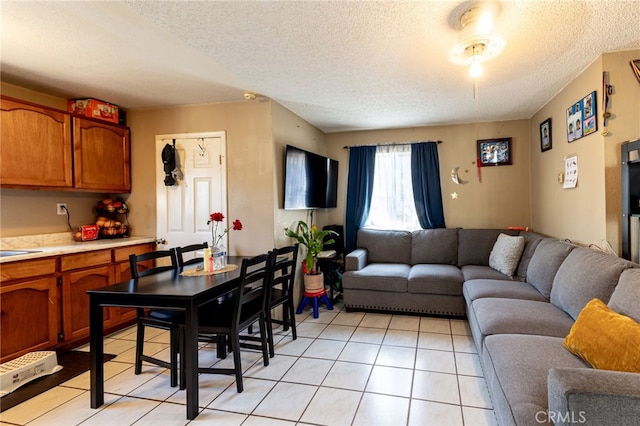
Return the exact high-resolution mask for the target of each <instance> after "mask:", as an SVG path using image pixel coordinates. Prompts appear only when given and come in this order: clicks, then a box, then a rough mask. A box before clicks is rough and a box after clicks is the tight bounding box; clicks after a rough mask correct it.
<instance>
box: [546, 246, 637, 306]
mask: <svg viewBox="0 0 640 426" xmlns="http://www.w3.org/2000/svg"><path fill="white" fill-rule="evenodd" d="M541 244H542V243H541ZM538 248H540V247H538ZM631 265H632V264H631V262H629V261H627V260H624V259H620V258H619V257H616V256H614V255H611V254H607V253H604V252H601V251H597V250H593V249H589V248H584V247H577V248H575V249H573V250H572V251H571V253H569V255H568V256H567V258H566V259H565V261H564V262H562V265H560V268H558V273H557V274H556V276H555V278H554V279H553V287H552V289H551V298H550V300H551V303H553V304H554V305H556V306H557V307H559V308H560V309H562V310H564V311H565V312H567V313H568V314H569V315H571V316H572V317H573V318H574V319H576V318H578V314H580V311H582V308H584V306H585V305H586V304H587V302H589V301H590V300H591V299H593V298H598V299H600V300H602V301H603V302H605V303H607V302H609V298H610V297H611V293H613V289H614V288H615V286H616V284H617V283H618V279H619V278H620V274H622V271H624V270H625V269H628V268H629V267H631Z"/></svg>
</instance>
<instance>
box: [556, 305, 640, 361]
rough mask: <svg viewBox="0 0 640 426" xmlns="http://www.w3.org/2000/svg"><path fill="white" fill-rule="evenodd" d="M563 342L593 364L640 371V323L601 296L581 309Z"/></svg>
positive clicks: (574, 352) (575, 353)
mask: <svg viewBox="0 0 640 426" xmlns="http://www.w3.org/2000/svg"><path fill="white" fill-rule="evenodd" d="M563 344H564V347H565V348H567V349H569V351H571V353H573V354H574V355H577V356H579V357H580V358H582V359H583V360H584V361H585V362H586V363H587V364H589V365H591V366H592V367H593V368H598V369H601V370H614V371H627V372H631V373H640V324H638V323H637V322H636V321H634V320H633V319H631V318H629V317H626V316H624V315H620V314H618V313H616V312H614V311H612V310H611V309H609V307H608V306H607V305H605V304H604V303H603V302H602V301H601V300H599V299H592V300H591V301H590V302H589V303H587V304H586V306H585V307H584V308H583V309H582V311H580V315H578V319H577V320H576V322H575V323H574V324H573V327H571V331H570V332H569V335H568V336H567V337H566V338H565V339H564V342H563Z"/></svg>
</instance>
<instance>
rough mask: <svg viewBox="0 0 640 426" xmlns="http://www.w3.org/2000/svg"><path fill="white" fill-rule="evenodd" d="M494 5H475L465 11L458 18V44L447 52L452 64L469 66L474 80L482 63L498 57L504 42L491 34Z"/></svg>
mask: <svg viewBox="0 0 640 426" xmlns="http://www.w3.org/2000/svg"><path fill="white" fill-rule="evenodd" d="M497 11H498V10H497V7H496V6H495V4H493V5H490V6H486V5H484V6H483V5H482V4H479V5H476V6H472V7H470V8H469V9H467V10H466V11H465V12H463V13H462V15H461V16H460V18H459V26H458V28H460V34H461V36H460V42H459V43H458V44H456V45H455V46H454V47H453V49H451V51H450V52H449V59H450V60H451V62H453V63H454V64H458V65H469V66H470V68H469V73H470V74H471V76H472V77H474V78H476V77H478V76H479V75H480V74H481V73H482V65H481V64H482V62H486V61H488V60H490V59H493V58H495V57H496V56H498V55H499V54H500V53H501V52H502V50H503V49H504V46H505V41H504V40H503V39H502V38H501V37H500V36H499V35H497V34H493V22H494V19H495V17H496V16H497Z"/></svg>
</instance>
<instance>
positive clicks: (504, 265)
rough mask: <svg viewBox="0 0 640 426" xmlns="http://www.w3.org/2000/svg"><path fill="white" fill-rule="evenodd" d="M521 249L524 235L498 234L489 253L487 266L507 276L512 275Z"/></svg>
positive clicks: (518, 260) (522, 248) (522, 249)
mask: <svg viewBox="0 0 640 426" xmlns="http://www.w3.org/2000/svg"><path fill="white" fill-rule="evenodd" d="M523 251H524V237H514V236H511V235H507V234H500V235H498V239H497V240H496V243H495V244H494V245H493V249H492V250H491V254H490V255H489V266H490V267H492V268H493V269H495V270H496V271H498V272H502V273H503V274H505V275H506V276H508V277H513V273H514V272H515V270H516V268H517V267H518V262H520V257H521V256H522V252H523Z"/></svg>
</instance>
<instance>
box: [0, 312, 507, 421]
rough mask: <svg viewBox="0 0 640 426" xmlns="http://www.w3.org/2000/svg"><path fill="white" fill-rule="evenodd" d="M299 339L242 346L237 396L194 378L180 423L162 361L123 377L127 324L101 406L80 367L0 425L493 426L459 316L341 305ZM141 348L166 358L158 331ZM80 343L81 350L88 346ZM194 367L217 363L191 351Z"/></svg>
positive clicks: (129, 360) (223, 383)
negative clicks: (196, 399)
mask: <svg viewBox="0 0 640 426" xmlns="http://www.w3.org/2000/svg"><path fill="white" fill-rule="evenodd" d="M296 321H297V323H298V339H297V340H295V341H294V340H292V339H291V335H290V331H288V332H283V331H282V329H278V330H276V332H277V336H276V341H277V344H276V356H275V357H274V358H272V359H271V362H270V365H269V366H268V367H264V366H263V365H262V360H261V356H260V354H259V353H257V352H252V351H248V350H243V351H242V362H243V370H244V372H245V373H244V378H245V379H244V392H242V393H237V392H236V386H235V383H234V379H233V377H231V376H221V375H208V374H203V375H201V376H200V407H201V410H202V411H201V413H200V414H199V415H198V417H197V418H196V419H195V420H193V421H191V422H190V421H188V420H186V408H185V405H184V404H185V393H184V391H180V390H178V389H176V388H171V387H170V386H169V374H168V371H167V370H166V369H162V368H158V367H154V366H150V365H146V366H145V367H144V368H143V373H142V374H140V375H138V376H136V375H135V374H133V355H134V350H135V327H130V328H127V329H125V330H122V331H119V332H117V333H114V334H112V335H110V336H108V337H107V338H105V352H107V353H113V354H117V357H116V358H115V359H114V360H112V361H110V362H108V363H106V364H105V405H104V406H102V407H100V409H95V410H94V409H91V408H90V406H89V373H88V372H86V373H84V374H82V375H80V376H78V377H76V378H74V379H72V380H69V381H67V382H65V383H63V384H61V385H60V386H58V387H56V388H54V389H52V390H50V391H47V392H45V393H43V394H41V395H38V396H37V397H34V398H32V399H30V400H29V401H26V402H24V403H23V404H21V405H19V406H16V407H14V408H12V409H10V410H7V411H5V412H4V413H1V414H0V425H3V426H4V425H47V426H51V425H65V426H67V425H78V424H82V425H153V426H161V425H185V424H216V425H248V426H250V425H366V426H372V425H465V426H468V425H494V424H496V420H495V416H494V414H493V410H492V406H491V400H490V398H489V394H488V392H487V388H486V384H485V381H484V378H483V376H482V370H481V368H480V364H479V360H478V355H477V353H476V349H475V346H474V344H473V340H472V339H471V337H470V330H469V326H468V323H467V321H465V320H462V319H445V318H435V317H418V316H408V315H386V314H376V313H362V312H355V313H348V312H346V311H344V310H342V305H341V304H338V305H337V306H336V307H335V309H334V310H333V311H327V310H326V309H323V310H321V312H320V318H318V319H314V318H313V316H311V312H310V310H308V311H307V312H305V313H303V314H301V315H297V316H296ZM147 330H148V332H147V333H146V337H147V343H146V344H145V352H147V353H157V354H159V355H160V356H164V357H165V358H168V346H169V345H168V335H167V333H166V332H163V331H161V330H154V329H152V328H148V329H147ZM79 350H87V347H83V348H80V349H79ZM199 362H200V365H203V366H204V365H212V364H216V363H217V364H219V365H223V364H231V365H232V362H233V361H232V358H231V357H228V358H227V359H225V360H218V359H217V358H216V356H215V347H212V346H209V345H206V346H203V347H202V348H201V350H200V355H199Z"/></svg>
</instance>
